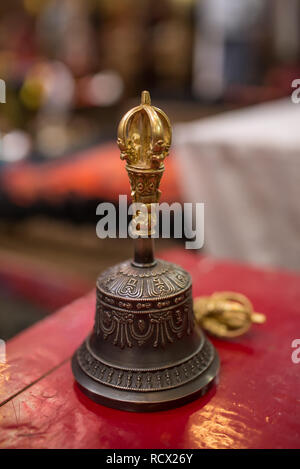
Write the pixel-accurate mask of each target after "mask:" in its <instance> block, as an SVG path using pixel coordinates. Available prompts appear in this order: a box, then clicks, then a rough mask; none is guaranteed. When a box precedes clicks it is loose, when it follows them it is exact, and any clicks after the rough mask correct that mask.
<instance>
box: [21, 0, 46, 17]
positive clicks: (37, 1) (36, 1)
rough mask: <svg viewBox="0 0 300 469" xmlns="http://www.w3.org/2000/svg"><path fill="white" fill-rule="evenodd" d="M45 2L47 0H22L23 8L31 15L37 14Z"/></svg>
mask: <svg viewBox="0 0 300 469" xmlns="http://www.w3.org/2000/svg"><path fill="white" fill-rule="evenodd" d="M47 3H48V1H47V0H23V4H24V8H25V10H27V11H28V13H30V14H32V15H37V14H38V13H39V12H40V11H41V10H42V9H43V8H44V7H45V5H46V4H47Z"/></svg>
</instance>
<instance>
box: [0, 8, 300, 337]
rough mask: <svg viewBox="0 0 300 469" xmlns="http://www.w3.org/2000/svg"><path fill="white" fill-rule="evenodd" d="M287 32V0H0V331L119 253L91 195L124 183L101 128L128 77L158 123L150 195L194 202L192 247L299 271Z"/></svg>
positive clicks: (118, 113) (292, 69)
mask: <svg viewBox="0 0 300 469" xmlns="http://www.w3.org/2000/svg"><path fill="white" fill-rule="evenodd" d="M299 47H300V1H299V0H289V1H288V2H286V1H284V0H243V1H240V0H160V1H159V2H153V1H151V0H138V1H137V0H10V1H9V2H1V4H0V79H1V80H4V83H5V90H4V91H5V102H1V103H0V311H1V313H0V337H1V338H2V339H5V340H6V339H8V338H10V337H13V336H14V335H15V334H16V333H18V332H20V331H21V330H22V329H24V328H25V327H28V326H29V325H31V324H33V323H34V322H35V321H37V320H39V319H41V318H42V317H44V316H46V315H48V314H50V313H51V312H53V311H54V310H55V309H57V308H58V307H60V306H62V305H64V304H66V303H68V302H70V301H71V300H73V299H75V298H76V297H79V296H81V295H82V294H84V293H85V292H87V291H89V289H91V288H93V286H94V284H95V279H96V277H97V275H98V274H99V272H100V271H101V270H102V269H103V268H105V267H107V266H109V265H111V264H114V263H115V262H118V261H121V260H123V259H126V258H128V257H129V256H130V255H131V251H132V243H131V241H130V240H113V239H106V240H100V239H98V238H97V237H96V232H95V228H96V223H97V221H98V217H97V216H96V206H97V205H98V204H99V202H101V201H111V202H114V203H117V201H118V194H127V195H128V196H129V193H130V192H129V182H128V179H127V174H126V171H125V170H124V168H123V164H122V163H121V162H120V160H119V150H118V148H117V145H116V143H115V140H116V130H117V125H118V122H119V120H120V118H121V117H122V115H123V114H124V113H125V112H126V111H127V110H128V109H129V108H130V107H132V106H134V105H136V104H137V102H138V100H139V96H140V92H141V91H142V90H143V89H148V90H149V91H150V92H151V96H152V101H153V102H154V104H155V105H156V106H158V107H160V108H162V109H163V110H164V111H165V112H166V113H167V114H168V115H169V117H170V119H171V122H172V124H173V126H174V144H173V146H172V151H171V154H170V157H169V158H168V159H167V162H166V172H165V174H164V177H163V182H162V186H161V189H162V200H163V201H167V202H173V201H179V202H188V201H192V202H205V223H206V225H205V236H206V239H205V245H204V248H203V249H201V251H200V252H199V254H200V255H203V254H207V255H212V256H215V257H218V258H228V259H232V260H237V261H240V262H247V263H251V264H255V265H263V266H265V267H267V268H283V269H292V270H299V269H300V253H299V232H300V229H299V219H300V218H299V202H298V201H299V196H300V194H299V187H300V180H299V174H300V171H299V149H300V133H299V125H298V124H300V119H299V113H300V108H298V107H297V105H296V104H295V103H293V102H292V101H291V94H292V92H293V88H292V82H293V80H295V79H297V78H300V51H299ZM2 84H3V83H2ZM2 91H3V89H2ZM1 101H4V99H1ZM176 247H179V248H181V249H183V247H184V244H183V242H182V240H178V239H170V240H160V241H158V243H157V250H161V249H168V248H176Z"/></svg>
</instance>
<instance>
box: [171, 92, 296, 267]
mask: <svg viewBox="0 0 300 469" xmlns="http://www.w3.org/2000/svg"><path fill="white" fill-rule="evenodd" d="M299 127H300V105H299V106H298V105H296V104H293V103H292V102H291V100H290V99H283V100H278V101H275V102H272V103H267V104H261V105H258V106H253V107H251V108H247V109H244V110H238V111H232V112H228V113H225V114H221V115H218V116H215V117H210V118H207V119H204V120H200V121H195V122H191V123H188V124H178V125H177V126H175V129H174V142H175V149H176V155H177V158H178V163H179V165H180V168H181V170H182V174H183V178H182V181H183V186H182V190H183V193H184V196H185V197H184V198H185V201H188V202H204V203H205V212H204V213H205V215H204V220H205V242H204V249H205V252H207V253H209V254H211V255H213V256H216V257H219V258H231V259H237V260H241V261H246V262H252V263H256V264H260V265H269V266H271V265H276V266H281V267H285V268H290V269H300V243H299V237H300V204H299V200H300V156H299V155H300V132H299Z"/></svg>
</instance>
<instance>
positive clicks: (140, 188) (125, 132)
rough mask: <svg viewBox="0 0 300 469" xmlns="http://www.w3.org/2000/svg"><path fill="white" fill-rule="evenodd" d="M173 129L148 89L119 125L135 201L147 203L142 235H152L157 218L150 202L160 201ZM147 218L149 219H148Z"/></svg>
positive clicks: (119, 136)
mask: <svg viewBox="0 0 300 469" xmlns="http://www.w3.org/2000/svg"><path fill="white" fill-rule="evenodd" d="M171 138H172V130H171V124H170V121H169V118H168V116H167V115H166V114H165V113H164V112H163V111H162V110H161V109H159V108H157V107H155V106H152V105H151V99H150V94H149V92H148V91H143V92H142V97H141V104H140V105H139V106H136V107H134V108H133V109H131V110H130V111H128V112H127V113H126V114H125V115H124V117H123V118H122V120H121V122H120V124H119V128H118V140H117V142H118V146H119V148H120V150H121V159H122V160H125V161H126V170H127V173H128V176H129V180H130V186H131V197H132V200H133V202H134V203H140V204H145V205H146V207H147V210H148V223H147V225H146V224H145V230H144V231H143V226H141V229H140V232H141V234H143V232H144V234H145V235H147V234H148V235H149V236H150V235H151V233H152V232H153V229H154V226H155V220H154V219H153V220H151V204H155V203H158V202H159V199H160V190H159V184H160V181H161V177H162V175H163V172H164V169H165V168H164V159H165V158H166V156H167V155H168V154H169V148H170V145H171ZM145 221H146V220H145Z"/></svg>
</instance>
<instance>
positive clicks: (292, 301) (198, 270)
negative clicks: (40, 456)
mask: <svg viewBox="0 0 300 469" xmlns="http://www.w3.org/2000/svg"><path fill="white" fill-rule="evenodd" d="M161 257H163V258H165V259H167V260H170V261H173V262H176V263H177V264H180V265H182V266H183V267H184V268H185V269H187V270H188V271H189V272H190V273H191V275H192V277H193V292H194V296H196V295H202V294H210V293H212V292H213V291H217V290H219V291H220V290H233V291H238V292H241V293H244V294H246V295H247V296H248V297H249V298H250V299H251V301H252V302H253V304H254V308H255V310H257V311H260V312H262V313H265V314H266V315H267V322H266V323H265V324H264V325H261V326H256V325H254V326H253V328H252V329H251V331H250V332H249V333H248V334H246V335H244V336H242V337H240V338H239V339H236V340H234V341H230V342H225V341H220V340H214V344H215V346H216V347H217V349H218V352H219V355H220V358H221V374H220V382H219V384H218V386H217V387H216V388H214V389H212V390H211V391H210V392H209V393H208V394H207V395H206V396H204V397H203V398H200V399H198V400H196V401H194V402H193V403H190V404H188V405H186V406H183V407H180V408H178V409H173V410H170V411H165V412H156V413H152V414H151V413H150V414H134V413H127V412H122V411H117V410H112V409H109V408H105V407H103V406H100V405H97V404H94V403H93V402H92V401H90V400H89V399H87V398H86V397H85V396H84V395H83V394H82V393H81V392H80V391H79V390H78V388H77V386H76V384H75V383H74V379H73V376H72V373H71V368H70V357H71V355H72V353H73V352H74V350H75V349H76V348H77V347H78V345H79V344H80V343H81V341H82V340H83V339H84V337H85V336H86V335H87V333H88V332H89V331H90V329H91V328H92V326H93V319H94V309H95V292H94V291H93V292H91V293H90V294H89V295H88V296H86V297H84V298H81V299H79V300H77V301H75V302H74V303H71V304H70V305H68V306H66V307H65V308H63V309H62V310H60V311H58V312H57V313H55V314H53V315H52V316H51V317H49V318H47V319H46V320H44V321H41V322H40V323H38V324H36V325H35V326H33V327H32V328H30V329H29V330H27V331H25V332H24V333H23V334H21V335H19V336H17V337H16V338H14V339H13V340H11V341H10V342H9V343H8V346H7V354H8V363H7V364H6V365H2V374H1V387H0V390H1V398H0V403H2V407H1V410H0V442H1V443H0V444H1V446H2V447H4V448H111V449H116V448H299V447H300V418H299V417H300V410H299V396H300V373H299V371H300V364H298V365H297V364H295V363H293V362H292V359H291V355H292V351H293V349H292V348H291V343H292V341H293V340H294V339H295V338H300V337H299V336H300V315H299V303H300V275H299V274H291V273H286V272H278V271H271V270H260V269H256V268H253V267H248V266H245V265H239V264H234V263H231V262H225V261H224V262H220V261H215V260H213V259H210V258H203V257H199V256H197V255H194V254H191V253H190V252H185V251H184V250H180V249H179V250H172V251H169V252H167V253H165V254H164V255H163V256H161Z"/></svg>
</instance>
